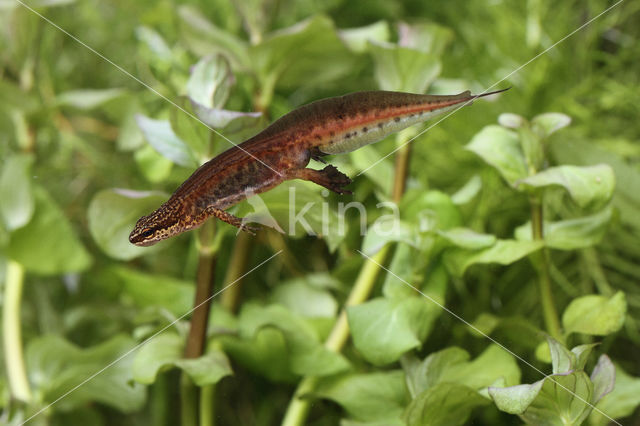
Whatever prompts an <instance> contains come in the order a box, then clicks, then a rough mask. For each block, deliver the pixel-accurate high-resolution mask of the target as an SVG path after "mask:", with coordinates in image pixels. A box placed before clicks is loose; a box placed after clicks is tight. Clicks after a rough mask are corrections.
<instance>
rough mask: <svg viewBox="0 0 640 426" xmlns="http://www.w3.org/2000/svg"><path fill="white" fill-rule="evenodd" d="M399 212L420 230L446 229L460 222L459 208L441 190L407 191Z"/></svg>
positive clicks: (457, 225)
mask: <svg viewBox="0 0 640 426" xmlns="http://www.w3.org/2000/svg"><path fill="white" fill-rule="evenodd" d="M400 214H401V217H402V219H403V220H405V221H407V222H409V223H411V224H416V225H417V227H418V228H419V230H420V231H437V230H448V229H452V228H456V227H459V226H461V224H462V215H461V214H460V209H459V208H458V206H456V205H455V204H454V203H453V200H452V199H451V197H450V196H449V195H448V194H445V193H444V192H441V191H427V192H425V191H421V190H415V191H408V192H407V193H406V194H405V196H404V197H403V198H402V203H401V205H400Z"/></svg>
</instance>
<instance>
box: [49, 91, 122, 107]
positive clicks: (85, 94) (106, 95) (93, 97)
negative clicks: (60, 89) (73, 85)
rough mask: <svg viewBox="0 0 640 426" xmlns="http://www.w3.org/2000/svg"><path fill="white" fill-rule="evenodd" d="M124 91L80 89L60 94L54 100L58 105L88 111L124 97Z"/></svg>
mask: <svg viewBox="0 0 640 426" xmlns="http://www.w3.org/2000/svg"><path fill="white" fill-rule="evenodd" d="M125 93H126V92H125V91H124V89H116V88H112V89H80V90H71V91H68V92H64V93H60V94H59V95H58V96H57V98H56V100H57V102H58V105H63V106H71V107H74V108H78V109H84V110H89V109H93V108H97V107H99V106H101V105H103V104H105V103H107V102H109V101H111V100H113V99H115V98H118V97H120V96H122V95H124V94H125Z"/></svg>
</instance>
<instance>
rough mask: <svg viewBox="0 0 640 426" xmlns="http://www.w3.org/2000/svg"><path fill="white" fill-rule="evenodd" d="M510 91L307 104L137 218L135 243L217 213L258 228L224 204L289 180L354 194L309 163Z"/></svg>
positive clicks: (379, 94)
mask: <svg viewBox="0 0 640 426" xmlns="http://www.w3.org/2000/svg"><path fill="white" fill-rule="evenodd" d="M505 90H508V89H503V90H498V91H495V92H489V93H482V94H479V95H472V94H471V93H470V92H469V91H466V92H463V93H460V94H457V95H447V96H437V95H420V94H412V93H402V92H388V91H370V92H357V93H352V94H349V95H345V96H340V97H336V98H328V99H323V100H319V101H316V102H313V103H310V104H308V105H304V106H302V107H300V108H298V109H295V110H293V111H291V112H289V113H288V114H286V115H284V116H283V117H281V118H280V119H278V120H276V121H275V122H273V123H272V124H271V125H270V126H269V127H267V128H266V129H264V130H263V131H262V132H260V133H258V134H257V135H255V136H253V137H252V138H250V139H248V140H246V141H245V142H243V143H241V144H240V145H238V146H234V147H232V148H230V149H228V150H227V151H225V152H223V153H221V154H220V155H218V156H216V157H214V158H213V159H211V160H209V161H208V162H206V163H205V164H203V165H202V166H200V167H199V168H198V169H197V170H196V171H195V172H194V173H193V174H192V175H191V176H190V177H189V178H188V179H187V180H186V181H185V182H184V183H183V184H182V185H180V187H179V188H178V189H177V190H176V192H175V193H174V194H173V195H172V196H171V197H170V198H169V199H168V200H167V201H166V202H165V203H164V204H162V205H161V206H160V207H159V208H158V209H157V210H155V211H154V212H152V213H151V214H149V215H148V216H143V217H141V218H140V219H139V220H138V222H137V223H136V226H135V228H134V229H133V231H132V232H131V235H130V236H129V241H130V242H131V243H133V244H135V245H139V246H148V245H151V244H155V243H156V242H158V241H161V240H163V239H166V238H169V237H172V236H174V235H177V234H180V233H182V232H185V231H188V230H191V229H194V228H197V227H198V226H200V225H202V224H203V223H204V222H205V221H206V220H207V219H208V218H209V217H211V216H213V217H217V218H218V219H220V220H223V221H224V222H227V223H229V224H231V225H234V226H236V227H238V228H240V229H242V230H245V231H249V232H252V229H251V228H250V227H247V226H246V225H245V224H243V222H242V219H241V218H238V217H235V216H233V215H231V214H230V213H227V212H226V211H225V209H226V208H228V207H231V206H233V205H234V204H236V203H238V202H240V201H242V200H244V199H245V198H247V197H248V196H249V195H253V194H257V193H261V192H264V191H267V190H269V189H271V188H273V187H275V186H277V185H279V184H280V183H282V182H284V181H285V180H289V179H302V180H308V181H311V182H314V183H316V184H318V185H321V186H323V187H325V188H327V189H329V190H331V191H334V192H337V193H340V194H345V193H349V191H348V190H347V189H346V188H345V187H346V186H347V185H349V184H350V183H351V179H349V177H348V176H346V175H345V174H343V173H342V172H340V171H339V170H338V169H336V168H335V167H334V166H331V165H328V166H326V167H325V168H324V169H322V170H315V169H310V168H307V165H308V164H309V161H310V160H311V159H312V158H313V159H316V160H319V161H322V157H323V156H326V155H329V154H341V153H345V152H351V151H354V150H356V149H358V148H360V147H362V146H364V145H368V144H371V143H374V142H377V141H379V140H382V139H384V138H385V137H386V136H388V135H390V134H392V133H395V132H398V131H400V130H402V129H405V128H407V127H409V126H411V125H413V124H416V123H420V122H423V121H426V120H428V119H430V118H432V117H434V116H436V115H439V114H442V113H444V112H446V111H450V110H452V109H454V108H456V107H457V106H459V105H461V104H469V103H471V102H472V101H473V100H474V99H477V98H480V97H484V96H489V95H493V94H496V93H500V92H503V91H505Z"/></svg>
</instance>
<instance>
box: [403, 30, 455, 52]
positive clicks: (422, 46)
mask: <svg viewBox="0 0 640 426" xmlns="http://www.w3.org/2000/svg"><path fill="white" fill-rule="evenodd" d="M398 33H399V40H398V44H399V45H400V46H402V47H409V48H411V49H416V50H419V51H421V52H424V53H429V54H431V55H436V56H442V54H443V53H444V49H445V47H447V45H448V44H450V43H451V41H452V40H453V37H454V34H453V31H452V30H451V29H449V28H447V27H444V26H442V25H438V24H435V23H433V22H419V23H412V24H411V25H409V24H407V23H405V22H400V23H399V24H398Z"/></svg>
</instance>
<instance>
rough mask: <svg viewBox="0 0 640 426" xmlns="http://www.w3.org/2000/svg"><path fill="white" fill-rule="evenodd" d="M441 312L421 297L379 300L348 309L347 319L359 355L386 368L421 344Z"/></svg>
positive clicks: (437, 307)
mask: <svg viewBox="0 0 640 426" xmlns="http://www.w3.org/2000/svg"><path fill="white" fill-rule="evenodd" d="M440 309H441V308H440V307H439V306H436V305H434V304H433V303H432V302H430V301H429V300H426V299H424V298H422V297H410V298H406V299H403V300H388V299H384V298H377V299H373V300H370V301H367V302H365V303H362V304H360V305H356V306H350V307H348V308H347V318H348V320H349V329H350V330H351V335H352V337H353V343H354V345H355V347H356V349H357V350H358V352H360V353H361V354H362V356H363V357H364V358H365V359H366V360H367V361H369V362H371V363H372V364H374V365H385V364H389V363H391V362H394V361H396V360H398V358H400V356H402V354H404V353H405V352H407V351H408V350H410V349H413V348H415V347H417V346H419V345H420V344H421V341H422V339H424V338H425V337H426V334H427V333H428V331H429V330H430V329H431V327H432V325H433V322H434V321H435V319H436V318H437V317H438V316H439V314H440Z"/></svg>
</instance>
